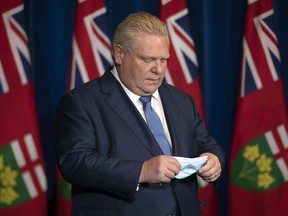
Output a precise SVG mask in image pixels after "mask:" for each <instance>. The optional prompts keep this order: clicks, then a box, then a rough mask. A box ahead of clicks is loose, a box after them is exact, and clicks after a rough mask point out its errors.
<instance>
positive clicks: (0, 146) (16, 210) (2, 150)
mask: <svg viewBox="0 0 288 216" xmlns="http://www.w3.org/2000/svg"><path fill="white" fill-rule="evenodd" d="M0 11H1V17H0V47H1V49H0V132H1V136H0V215H3V216H6V215H7V216H8V215H9V216H16V215H17V216H18V215H19V216H21V215H27V212H29V215H31V216H34V215H35V216H39V215H41V216H42V215H43V216H45V215H46V212H47V209H46V191H47V180H46V174H45V167H44V161H43V156H42V152H41V145H40V140H39V131H38V130H39V129H38V119H37V115H36V109H35V101H34V92H33V86H32V81H31V61H30V54H29V48H28V39H27V35H26V31H25V20H24V5H23V2H22V1H21V0H10V1H0ZM31 209H33V211H31Z"/></svg>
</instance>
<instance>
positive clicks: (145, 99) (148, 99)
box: [139, 95, 151, 104]
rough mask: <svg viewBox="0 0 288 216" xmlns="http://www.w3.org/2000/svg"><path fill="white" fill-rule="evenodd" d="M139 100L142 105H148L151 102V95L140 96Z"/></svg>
mask: <svg viewBox="0 0 288 216" xmlns="http://www.w3.org/2000/svg"><path fill="white" fill-rule="evenodd" d="M139 100H140V101H141V102H142V103H143V104H146V103H150V102H151V95H149V96H141V97H140V99H139Z"/></svg>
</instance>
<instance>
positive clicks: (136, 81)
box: [55, 12, 224, 216]
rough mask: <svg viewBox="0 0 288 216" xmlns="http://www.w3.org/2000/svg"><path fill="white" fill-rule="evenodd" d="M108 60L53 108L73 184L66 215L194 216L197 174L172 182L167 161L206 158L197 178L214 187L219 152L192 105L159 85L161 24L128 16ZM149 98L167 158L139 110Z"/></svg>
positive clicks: (64, 166)
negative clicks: (110, 62)
mask: <svg viewBox="0 0 288 216" xmlns="http://www.w3.org/2000/svg"><path fill="white" fill-rule="evenodd" d="M112 54H113V58H114V62H115V66H114V67H111V68H109V69H107V71H106V72H105V73H104V75H103V76H102V77H100V78H98V79H96V80H93V81H90V82H88V83H86V84H84V85H82V86H80V87H78V88H76V89H74V90H72V91H71V92H70V93H68V94H67V95H66V96H64V97H63V99H62V100H61V101H60V103H59V105H58V108H57V114H56V126H55V141H56V149H57V158H58V164H59V168H60V171H61V173H62V175H63V176H64V178H65V179H66V180H67V181H69V182H71V184H72V215H85V216H86V215H87V216H89V215H93V216H94V215H97V216H98V215H100V216H101V215H113V216H115V215H123V216H124V215H125V216H142V215H143V216H144V215H149V216H164V215H177V216H180V215H181V216H187V215H194V216H195V215H201V208H200V204H199V200H198V193H197V181H196V174H192V175H190V176H188V177H186V178H184V179H177V178H175V176H176V175H177V174H178V173H179V172H180V170H181V165H180V163H179V162H178V160H177V159H175V158H174V157H173V156H179V157H188V158H193V157H198V156H208V160H207V162H206V164H205V165H204V166H203V167H202V168H201V169H200V170H199V171H198V175H199V176H201V177H202V178H203V179H204V180H205V181H207V182H209V183H214V182H215V181H216V180H217V179H218V178H219V176H220V174H221V169H222V168H223V166H224V153H223V151H222V149H221V148H220V147H219V145H218V144H217V143H216V142H215V140H214V139H213V138H211V137H210V136H209V135H208V132H207V130H206V128H205V125H204V122H203V121H202V119H201V117H200V115H199V113H198V112H197V108H196V106H195V103H194V101H193V99H192V98H191V97H190V96H189V95H188V94H185V93H183V92H181V91H180V90H178V89H176V88H175V87H173V86H171V85H168V84H166V83H164V82H163V78H164V76H165V72H166V70H167V60H168V59H169V37H168V33H167V29H166V26H165V24H164V23H162V22H161V21H160V20H159V19H158V18H156V17H155V16H152V15H150V14H148V13H145V12H139V13H135V14H131V15H130V16H128V17H127V18H126V19H125V20H124V21H123V22H122V23H120V25H119V26H118V28H117V29H116V31H115V35H114V41H113V53H112ZM151 95H152V97H151V100H152V101H151V104H152V107H153V109H154V110H155V111H156V113H157V117H154V119H152V120H155V121H156V118H158V116H159V117H160V120H161V123H162V125H163V126H161V128H162V127H163V128H164V133H165V135H166V136H165V138H164V139H165V140H166V141H168V142H167V143H168V149H170V153H169V152H168V153H167V155H164V154H163V151H162V150H161V147H160V146H159V143H160V142H159V143H158V142H157V141H156V139H157V138H156V137H157V136H156V135H155V136H154V135H153V130H152V126H151V129H149V127H150V125H148V121H149V119H148V114H146V113H145V112H144V110H143V107H144V106H145V105H144V103H145V102H143V101H142V98H143V97H141V98H140V96H151ZM153 122H154V121H153ZM162 130H163V129H162ZM166 146H167V145H166Z"/></svg>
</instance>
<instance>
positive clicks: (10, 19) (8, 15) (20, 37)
mask: <svg viewBox="0 0 288 216" xmlns="http://www.w3.org/2000/svg"><path fill="white" fill-rule="evenodd" d="M0 10H1V15H2V21H1V22H3V23H2V24H1V25H0V28H1V32H3V33H4V32H5V33H6V34H7V38H6V37H5V39H4V38H2V36H0V37H1V40H2V41H7V42H8V43H6V44H5V45H4V43H3V46H5V47H6V46H10V47H7V48H5V47H1V49H3V50H4V49H5V50H7V49H8V50H11V54H12V56H13V62H14V63H15V66H16V70H15V71H12V70H11V73H17V75H16V74H15V75H13V76H11V77H14V76H16V77H18V79H19V80H18V79H17V86H18V84H19V85H25V84H27V82H28V81H29V80H30V77H31V74H30V71H31V61H30V54H29V48H28V39H27V35H26V32H25V30H24V19H23V16H24V5H23V4H20V5H18V6H16V7H13V8H11V9H9V10H7V8H5V7H3V8H1V9H0ZM2 10H3V11H2ZM9 60H11V58H9V59H8V58H7V56H6V54H4V53H3V55H2V56H1V61H0V94H1V93H8V92H9V91H10V90H11V80H10V81H9V79H8V78H7V75H5V73H4V70H3V64H6V63H8V61H9ZM4 61H5V63H3V62H4ZM1 62H2V63H1ZM14 63H12V62H11V64H14ZM18 81H20V83H18ZM13 87H15V86H13Z"/></svg>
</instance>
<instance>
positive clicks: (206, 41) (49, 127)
mask: <svg viewBox="0 0 288 216" xmlns="http://www.w3.org/2000/svg"><path fill="white" fill-rule="evenodd" d="M187 4H188V7H189V11H190V16H191V23H192V32H193V38H194V40H195V44H196V50H197V55H198V60H199V68H200V77H201V84H202V91H203V98H204V105H205V110H206V117H207V121H208V127H209V130H210V133H211V135H212V136H214V137H215V138H216V140H217V141H218V142H219V143H220V144H221V145H222V147H223V148H224V149H225V151H226V155H227V159H228V158H229V150H230V145H231V138H232V131H233V124H234V117H235V109H236V106H237V92H238V86H239V75H240V66H241V52H242V35H243V29H244V23H245V12H246V0H237V1H231V0H187ZM273 4H274V10H275V17H276V25H277V30H278V32H277V34H278V42H279V48H280V54H281V58H282V65H281V72H282V74H283V76H284V83H285V92H286V93H287V92H288V87H287V83H288V73H287V71H288V40H287V38H288V22H287V20H288V13H287V8H288V1H286V0H274V1H273ZM106 6H107V13H108V24H109V26H108V27H109V32H110V37H111V39H112V35H113V32H114V30H115V28H116V26H117V25H118V24H119V22H120V21H121V20H122V19H123V18H124V17H126V16H127V15H128V14H129V13H132V12H136V11H140V10H141V11H147V12H150V13H152V14H154V15H158V9H159V3H158V1H155V0H145V1H141V0H121V1H119V0H106ZM25 8H26V15H27V20H28V25H27V27H28V37H29V44H30V48H31V50H30V52H31V58H32V62H33V65H32V73H33V74H32V77H33V82H34V89H35V93H36V103H37V110H38V116H39V121H40V130H41V138H42V145H43V151H44V156H45V161H46V166H47V173H48V187H49V194H48V195H49V201H50V209H51V212H50V214H51V215H53V205H54V203H53V202H54V196H55V194H54V190H55V177H54V175H55V158H54V144H53V123H54V122H53V121H54V113H55V108H56V104H57V102H58V100H59V99H60V97H61V96H62V95H63V94H64V93H65V92H66V86H67V85H66V83H67V75H68V70H69V56H70V46H71V39H72V32H73V25H74V17H75V9H76V0H60V1H59V0H43V1H36V0H34V1H31V0H30V1H29V0H26V1H25ZM286 96H287V94H286ZM286 98H287V99H288V97H286ZM286 101H288V100H286ZM227 163H228V160H227ZM227 167H228V166H226V170H224V174H223V177H222V181H221V184H220V187H219V190H220V191H221V193H220V199H219V200H220V209H221V215H227V212H226V210H227V205H228V198H227V183H228V180H227V178H228V174H227Z"/></svg>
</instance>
